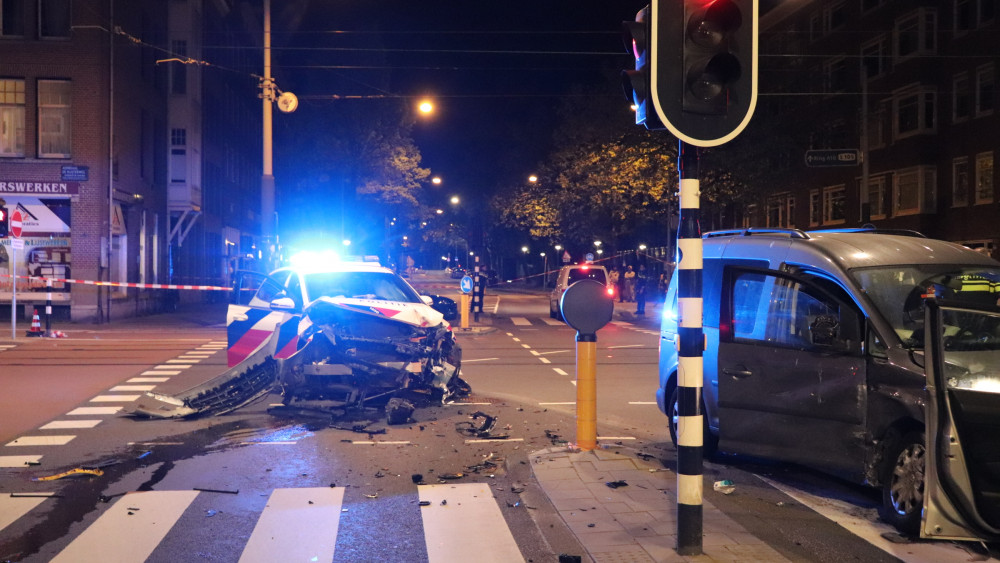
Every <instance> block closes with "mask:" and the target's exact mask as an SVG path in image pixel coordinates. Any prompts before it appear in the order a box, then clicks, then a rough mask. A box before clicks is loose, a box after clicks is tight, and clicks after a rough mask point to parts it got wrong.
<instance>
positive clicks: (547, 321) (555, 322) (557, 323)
mask: <svg viewBox="0 0 1000 563" xmlns="http://www.w3.org/2000/svg"><path fill="white" fill-rule="evenodd" d="M542 322H543V323H545V324H547V325H549V326H566V325H565V324H564V323H563V322H562V321H560V320H559V319H546V318H544V317H543V318H542Z"/></svg>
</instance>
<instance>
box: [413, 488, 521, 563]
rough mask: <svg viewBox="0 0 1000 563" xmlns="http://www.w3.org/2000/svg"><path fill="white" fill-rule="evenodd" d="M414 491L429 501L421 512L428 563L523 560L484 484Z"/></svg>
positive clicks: (490, 493)
mask: <svg viewBox="0 0 1000 563" xmlns="http://www.w3.org/2000/svg"><path fill="white" fill-rule="evenodd" d="M417 491H418V493H419V495H420V501H421V502H429V503H430V504H429V505H427V506H425V507H423V508H421V510H420V514H421V516H422V517H423V523H424V541H425V543H426V544H427V559H428V560H429V561H430V562H431V563H438V562H449V561H476V562H483V563H485V562H488V561H496V562H498V563H506V562H509V561H524V557H522V556H521V550H520V549H518V547H517V542H516V541H514V536H513V535H512V534H511V532H510V528H508V527H507V522H506V521H504V518H503V514H502V513H501V512H500V507H499V506H497V503H496V501H495V500H494V499H493V493H492V492H491V491H490V488H489V485H487V484H486V483H458V484H451V485H420V486H418V487H417ZM442 501H447V503H442Z"/></svg>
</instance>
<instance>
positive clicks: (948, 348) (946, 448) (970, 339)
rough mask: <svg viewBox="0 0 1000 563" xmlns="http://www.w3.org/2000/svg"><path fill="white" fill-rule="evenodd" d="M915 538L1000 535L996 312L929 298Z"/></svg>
mask: <svg viewBox="0 0 1000 563" xmlns="http://www.w3.org/2000/svg"><path fill="white" fill-rule="evenodd" d="M925 327H926V329H925V331H924V334H925V340H924V352H925V360H926V363H925V365H924V371H925V373H926V376H927V392H928V395H929V397H928V401H927V419H926V441H927V455H925V456H924V460H925V464H926V466H925V471H924V518H923V521H922V523H921V530H920V535H921V537H925V538H936V539H984V540H994V541H995V540H997V539H998V538H1000V446H998V441H997V428H1000V406H998V405H1000V400H998V399H1000V307H997V306H993V305H978V306H976V305H971V304H963V305H961V306H959V305H954V304H949V303H948V302H947V301H941V302H939V301H937V300H935V299H934V298H930V299H928V301H927V309H926V311H925Z"/></svg>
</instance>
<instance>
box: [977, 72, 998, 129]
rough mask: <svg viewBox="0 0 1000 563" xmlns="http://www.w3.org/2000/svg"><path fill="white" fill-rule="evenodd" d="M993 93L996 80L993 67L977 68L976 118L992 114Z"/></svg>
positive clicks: (994, 93)
mask: <svg viewBox="0 0 1000 563" xmlns="http://www.w3.org/2000/svg"><path fill="white" fill-rule="evenodd" d="M995 91H996V79H995V77H994V72H993V65H992V64H989V65H984V66H981V67H979V68H978V69H977V70H976V117H983V116H985V115H992V114H993V106H994V102H993V99H994V97H995V95H996V92H995Z"/></svg>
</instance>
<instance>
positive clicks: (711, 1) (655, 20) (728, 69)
mask: <svg viewBox="0 0 1000 563" xmlns="http://www.w3.org/2000/svg"><path fill="white" fill-rule="evenodd" d="M757 4H758V0H653V2H652V4H651V5H650V15H651V18H650V19H651V22H652V29H651V39H652V40H651V45H652V47H651V49H652V51H653V57H652V64H651V79H652V81H651V91H652V98H653V102H654V105H655V108H656V113H657V114H658V116H659V118H660V119H661V120H662V122H663V124H664V125H665V126H666V128H667V129H669V130H670V132H671V133H673V134H674V135H675V136H677V138H678V139H680V140H682V141H684V142H687V143H689V144H692V145H695V146H699V147H713V146H717V145H721V144H723V143H725V142H727V141H729V140H731V139H732V138H734V137H735V136H736V135H738V134H739V133H740V131H742V130H743V128H744V127H746V125H747V123H748V122H749V121H750V117H751V116H752V115H753V111H754V108H755V107H756V105H757V14H758V10H757Z"/></svg>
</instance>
